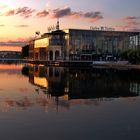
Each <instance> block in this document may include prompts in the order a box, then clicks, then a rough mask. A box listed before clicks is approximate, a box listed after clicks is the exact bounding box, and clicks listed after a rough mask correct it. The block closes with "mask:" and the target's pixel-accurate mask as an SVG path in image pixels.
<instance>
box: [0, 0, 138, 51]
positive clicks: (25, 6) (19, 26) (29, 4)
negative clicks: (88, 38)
mask: <svg viewBox="0 0 140 140" xmlns="http://www.w3.org/2000/svg"><path fill="white" fill-rule="evenodd" d="M139 5H140V1H139V0H127V3H126V1H125V0H124V1H122V0H117V1H115V0H86V1H80V3H79V2H78V1H75V0H68V1H66V0H61V1H57V0H41V1H38V0H5V1H2V0H1V1H0V42H1V43H0V46H2V44H3V42H9V41H13V44H12V45H11V44H10V46H22V45H23V41H27V40H29V39H30V38H34V37H35V32H36V31H40V33H41V34H43V33H45V32H47V31H48V27H52V26H54V25H56V21H57V18H59V19H60V29H68V28H78V29H79V28H80V29H90V27H91V26H93V27H101V26H103V27H111V28H115V29H117V28H118V29H122V30H124V29H125V30H137V31H139V30H140V27H139V25H140V17H139V13H140V8H139ZM118 9H119V10H118ZM120 27H121V28H120ZM15 42H18V43H19V44H20V43H21V44H20V45H15V44H14V43H15ZM27 42H28V41H27ZM5 46H6V45H5ZM3 49H5V50H18V51H20V50H21V48H19V49H18V48H15V47H9V48H8V47H1V48H0V50H3Z"/></svg>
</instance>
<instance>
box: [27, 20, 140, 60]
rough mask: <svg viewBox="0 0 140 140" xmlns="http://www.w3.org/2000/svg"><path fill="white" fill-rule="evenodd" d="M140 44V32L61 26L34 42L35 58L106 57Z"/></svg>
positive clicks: (33, 54)
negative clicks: (65, 27) (62, 28)
mask: <svg viewBox="0 0 140 140" xmlns="http://www.w3.org/2000/svg"><path fill="white" fill-rule="evenodd" d="M139 47H140V32H129V31H113V30H112V31H109V30H80V29H66V30H59V22H57V28H56V30H55V31H52V32H49V33H44V34H43V35H42V36H41V37H38V38H36V39H34V40H32V41H31V42H30V49H29V58H30V59H33V60H46V61H56V60H106V59H117V58H118V57H119V54H120V53H121V52H123V51H125V50H128V49H138V48H139Z"/></svg>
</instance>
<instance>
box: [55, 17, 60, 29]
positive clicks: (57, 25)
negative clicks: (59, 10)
mask: <svg viewBox="0 0 140 140" xmlns="http://www.w3.org/2000/svg"><path fill="white" fill-rule="evenodd" d="M56 30H59V18H57V24H56Z"/></svg>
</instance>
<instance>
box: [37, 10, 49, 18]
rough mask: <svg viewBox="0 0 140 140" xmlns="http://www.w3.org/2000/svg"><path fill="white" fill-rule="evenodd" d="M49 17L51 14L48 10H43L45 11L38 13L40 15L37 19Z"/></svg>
mask: <svg viewBox="0 0 140 140" xmlns="http://www.w3.org/2000/svg"><path fill="white" fill-rule="evenodd" d="M47 15H49V12H48V11H46V10H43V11H41V12H38V13H37V14H36V16H37V17H46V16H47Z"/></svg>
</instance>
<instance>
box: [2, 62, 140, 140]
mask: <svg viewBox="0 0 140 140" xmlns="http://www.w3.org/2000/svg"><path fill="white" fill-rule="evenodd" d="M0 79H1V82H0V138H1V139H2V140H18V139H19V140H93V139H95V140H103V139H106V140H112V139H113V140H132V139H133V140H139V139H140V133H139V132H140V96H139V95H140V71H138V70H126V69H121V70H120V69H105V68H104V69H101V68H73V67H71V68H63V67H46V66H43V65H32V64H28V65H27V64H0Z"/></svg>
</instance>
